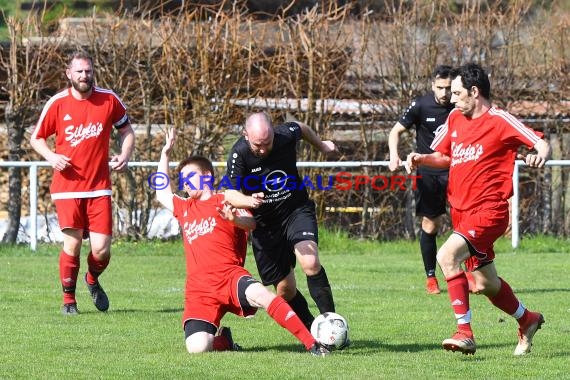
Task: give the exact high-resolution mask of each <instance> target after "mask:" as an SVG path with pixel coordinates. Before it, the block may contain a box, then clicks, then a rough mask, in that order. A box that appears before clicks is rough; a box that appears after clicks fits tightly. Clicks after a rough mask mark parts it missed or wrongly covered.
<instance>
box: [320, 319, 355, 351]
mask: <svg viewBox="0 0 570 380" xmlns="http://www.w3.org/2000/svg"><path fill="white" fill-rule="evenodd" d="M311 335H312V336H313V337H314V338H315V340H316V341H317V342H319V343H321V344H324V345H326V346H328V347H330V348H333V349H337V350H342V349H343V348H345V347H346V346H348V344H349V340H348V322H347V321H346V319H344V317H343V316H341V315H339V314H337V313H323V314H320V315H318V316H317V317H316V318H315V320H314V321H313V324H312V325H311Z"/></svg>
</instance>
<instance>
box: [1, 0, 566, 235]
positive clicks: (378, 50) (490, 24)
mask: <svg viewBox="0 0 570 380" xmlns="http://www.w3.org/2000/svg"><path fill="white" fill-rule="evenodd" d="M38 3H42V4H44V5H46V6H45V7H43V8H40V9H38V10H35V11H31V12H25V13H21V14H19V15H18V16H17V17H16V16H13V15H9V14H7V13H5V17H4V24H5V25H6V26H7V31H8V33H7V35H8V36H9V37H8V41H7V42H6V43H4V44H3V45H2V50H1V61H0V82H1V84H2V86H1V90H0V100H3V103H2V104H3V105H4V107H3V110H2V111H3V117H4V120H5V122H6V126H7V128H6V132H7V136H8V138H7V139H6V140H5V141H6V146H5V152H6V153H5V154H3V159H8V160H14V161H18V160H23V159H25V160H36V159H39V158H40V157H39V156H37V155H36V154H34V153H33V152H32V149H31V148H30V146H29V144H28V142H27V139H28V137H29V133H30V131H31V129H32V126H33V125H34V123H35V120H37V117H38V115H39V112H40V110H41V107H42V106H43V104H44V103H45V101H46V100H47V98H48V97H49V96H50V95H52V94H54V93H55V92H56V91H58V90H59V89H61V88H63V87H65V86H66V82H65V78H64V75H63V68H64V62H65V56H66V54H67V53H68V52H70V51H71V50H73V49H75V48H77V47H84V48H87V49H89V51H90V52H91V53H92V54H93V55H94V58H95V69H96V78H97V84H98V85H99V86H102V87H108V88H112V89H113V90H115V91H116V92H117V93H118V94H119V96H120V97H121V98H122V100H123V101H124V102H125V103H126V104H127V106H128V108H129V113H130V116H131V118H132V121H133V123H134V124H136V127H137V137H138V139H137V150H136V152H135V155H134V157H133V160H134V161H155V160H157V159H158V157H159V149H160V147H161V144H162V140H163V138H162V134H161V130H162V129H163V128H165V127H166V126H175V127H176V128H177V129H178V131H179V135H180V136H181V141H180V143H179V144H178V145H177V148H176V149H177V150H176V152H175V154H174V157H173V158H174V159H175V160H179V159H181V158H183V157H184V156H186V155H188V154H189V153H195V154H204V155H207V156H209V157H211V158H212V159H213V160H214V161H222V162H225V160H226V154H227V150H228V148H229V146H231V144H232V143H233V141H235V139H236V137H237V135H238V134H239V130H240V126H241V124H242V123H243V120H244V119H245V116H246V114H248V113H249V112H252V111H254V110H265V111H268V112H270V113H271V114H272V115H273V117H274V119H275V121H276V122H280V121H283V120H286V119H287V118H294V119H298V120H301V121H304V122H306V123H308V124H309V125H310V126H312V127H313V128H314V129H315V130H316V131H317V132H318V133H319V134H320V135H321V136H322V137H323V138H331V139H334V140H335V141H337V143H338V144H339V145H340V147H341V152H342V155H341V156H339V157H335V158H334V159H337V160H339V161H342V160H358V161H360V160H385V159H387V158H388V149H387V144H386V138H387V132H388V131H389V129H390V128H391V127H392V125H393V124H394V123H395V121H396V120H397V119H398V117H399V115H400V114H401V113H402V111H403V110H404V109H405V108H406V107H407V106H408V104H409V103H410V101H411V100H412V98H413V97H415V96H417V95H419V94H422V93H423V92H425V91H426V89H428V88H429V85H430V83H429V75H430V72H431V70H432V69H433V67H434V66H435V65H436V64H440V63H446V64H452V65H459V64H463V63H465V62H469V61H476V62H479V63H481V64H482V65H483V66H484V67H485V68H486V69H487V70H488V71H489V73H490V75H491V79H492V84H493V101H494V102H495V103H496V104H497V105H499V106H501V107H503V108H506V109H507V110H509V111H511V112H512V113H514V114H516V115H517V116H519V117H520V118H522V119H524V120H525V121H526V122H527V123H528V124H529V125H531V126H532V127H534V128H537V129H541V130H543V131H544V133H545V134H546V137H547V139H549V140H550V141H551V142H552V144H553V146H554V148H555V149H554V157H553V158H565V157H567V156H568V147H569V143H570V141H569V140H568V136H569V135H568V99H567V93H568V90H569V76H568V70H569V69H570V60H569V51H568V47H569V46H570V45H569V42H570V41H569V35H570V33H569V30H568V29H569V24H570V23H569V21H568V20H570V17H568V11H567V7H566V6H565V5H566V3H564V2H560V3H555V2H542V3H540V4H539V5H540V6H538V5H537V3H536V2H531V1H520V0H518V1H474V2H464V1H443V0H439V1H430V2H427V1H418V2H413V1H401V2H398V1H385V2H372V3H369V4H368V5H369V7H367V5H366V4H365V3H361V2H348V3H347V5H346V6H342V7H341V6H338V4H335V3H333V2H327V1H319V2H313V3H315V4H316V6H315V7H313V8H310V7H309V8H304V7H300V8H295V9H293V8H288V7H287V6H286V5H287V4H292V3H284V2H283V3H280V5H282V7H281V8H276V9H277V10H276V11H275V12H274V13H272V14H269V13H267V12H266V13H252V12H251V11H248V10H250V9H253V8H252V7H253V5H254V3H255V2H239V1H237V2H229V1H218V2H215V1H214V2H208V4H207V5H197V4H195V3H183V4H186V5H185V6H184V7H173V6H172V5H173V4H174V3H175V2H172V1H161V2H152V5H149V6H145V2H126V1H125V2H121V3H120V4H119V5H118V6H116V7H115V8H113V10H112V12H110V11H106V9H105V8H104V6H95V5H94V6H93V7H91V8H90V14H89V17H86V18H81V19H77V18H69V17H66V16H68V15H75V14H74V13H73V12H72V10H71V8H69V7H68V8H65V7H64V8H62V9H63V10H60V11H58V12H59V13H58V12H55V11H54V8H52V7H49V6H47V3H44V2H38ZM309 3H310V2H309ZM252 4H253V5H252ZM248 6H249V8H248ZM3 9H4V8H3ZM293 11H295V12H293ZM83 12H84V11H83ZM84 13H85V12H84ZM54 15H56V16H54ZM284 98H287V99H289V100H290V101H289V102H287V103H284V102H281V103H280V102H278V101H276V99H284ZM323 99H328V100H329V101H328V102H325V101H322V100H323ZM331 99H332V101H331ZM342 99H345V100H346V99H348V100H351V104H352V105H355V106H354V107H353V108H352V109H349V108H348V107H347V106H346V105H343V104H342V103H340V102H339V100H342ZM412 149H413V138H412V136H410V138H408V139H406V140H405V141H404V142H403V144H402V147H401V152H402V154H403V155H405V154H407V153H408V152H409V151H411V150H412ZM322 159H324V158H323V157H321V156H319V155H318V154H317V153H316V152H315V151H313V150H311V149H309V147H307V146H305V145H303V144H301V146H300V160H309V161H313V160H322ZM341 169H343V168H342V167H340V168H335V169H334V171H337V170H341ZM345 169H346V170H347V171H351V172H352V173H353V174H366V175H375V174H385V175H388V173H387V172H386V169H385V168H377V167H376V168H373V167H363V168H359V169H348V168H345ZM153 170H154V168H147V169H143V168H133V169H132V170H130V171H129V172H128V173H127V175H120V176H114V178H113V180H114V182H115V184H116V186H115V189H114V191H115V195H114V201H115V208H116V211H117V216H118V217H117V218H115V219H116V221H117V223H118V225H117V226H116V227H117V229H116V231H117V233H127V234H128V236H131V237H134V238H141V237H144V236H146V233H147V229H148V227H149V225H150V221H151V218H152V213H151V210H152V209H153V208H154V207H156V204H155V203H154V201H153V193H152V191H151V190H150V189H149V188H148V187H147V186H145V179H146V177H147V176H148V174H149V173H150V172H151V171H153ZM220 173H223V171H221V172H220ZM2 174H3V175H2V177H3V179H2V181H3V183H2V186H3V187H4V183H7V185H8V190H9V196H8V197H9V199H11V202H8V197H4V198H3V199H0V201H2V202H3V204H4V205H5V206H4V207H5V208H6V209H8V208H10V207H13V209H10V210H8V213H9V215H10V216H13V215H15V213H16V211H17V210H20V209H21V207H20V205H23V207H24V209H23V210H24V214H26V209H25V207H26V205H27V201H28V200H27V192H26V191H25V190H26V184H27V180H26V178H25V176H26V175H27V172H26V171H23V172H21V171H19V170H17V169H11V170H10V171H9V172H6V171H4V172H2ZM303 174H307V175H311V176H312V177H314V176H315V175H316V174H324V173H323V170H318V171H317V170H303ZM326 174H328V173H326ZM569 174H570V173H568V172H567V171H566V170H563V169H560V168H552V169H547V170H545V171H544V172H535V171H523V173H522V187H521V191H522V197H523V209H522V210H521V216H522V218H523V225H522V232H549V233H550V232H552V233H556V234H562V235H566V234H568V232H569V231H570V212H568V208H570V205H569V204H568V199H569V197H568V196H567V194H568V192H569V191H570V189H569V188H568V175H569ZM41 175H42V177H41V180H40V184H41V186H42V187H41V189H40V191H41V199H40V201H41V202H40V210H41V212H42V213H44V214H46V215H47V214H48V213H51V212H53V206H52V204H51V201H50V200H49V196H48V183H49V179H50V176H51V175H50V170H47V169H46V170H41ZM22 176H24V178H23V180H22ZM22 190H24V191H23V192H22ZM313 197H314V198H315V199H316V201H317V203H318V205H319V212H320V218H321V221H323V222H324V223H327V224H334V225H341V226H343V228H345V229H346V230H348V231H350V232H351V234H353V235H357V236H360V237H373V238H379V239H392V238H396V237H414V236H415V233H416V228H417V223H415V219H414V216H413V199H412V197H411V192H410V190H409V189H408V190H407V191H383V192H379V191H372V190H371V189H370V187H365V188H364V189H360V190H359V191H346V192H338V191H336V192H332V191H329V192H314V193H313ZM44 200H45V201H44ZM14 202H15V203H14ZM14 204H16V205H17V207H18V208H17V209H15V207H16V206H14ZM347 207H348V208H347ZM339 210H341V211H342V212H339ZM347 211H352V212H347ZM119 224H120V225H119ZM18 228H19V217H18V218H17V219H16V218H14V221H13V224H12V231H15V232H17V230H18ZM7 236H8V235H6V236H5V240H6V237H7ZM10 236H14V235H13V234H12V235H10ZM8 237H9V236H8Z"/></svg>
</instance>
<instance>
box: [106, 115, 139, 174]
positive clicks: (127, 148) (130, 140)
mask: <svg viewBox="0 0 570 380" xmlns="http://www.w3.org/2000/svg"><path fill="white" fill-rule="evenodd" d="M118 132H119V134H120V135H121V154H119V155H115V156H113V157H111V169H113V170H116V171H121V170H123V169H125V168H126V167H127V166H128V164H129V160H130V158H131V154H133V150H134V148H135V131H133V127H131V125H130V124H128V125H126V126H124V127H123V128H120V129H118Z"/></svg>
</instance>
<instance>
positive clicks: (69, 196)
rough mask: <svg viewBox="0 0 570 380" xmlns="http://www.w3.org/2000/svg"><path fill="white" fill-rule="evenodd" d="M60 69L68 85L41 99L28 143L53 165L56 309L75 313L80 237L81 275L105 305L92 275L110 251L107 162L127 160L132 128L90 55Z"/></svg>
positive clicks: (118, 164) (119, 166)
mask: <svg viewBox="0 0 570 380" xmlns="http://www.w3.org/2000/svg"><path fill="white" fill-rule="evenodd" d="M65 74H66V76H67V79H68V80H69V81H70V83H71V87H69V88H67V89H65V90H63V91H61V92H59V93H57V94H56V95H54V96H53V97H52V98H51V99H49V101H48V102H47V103H46V105H45V106H44V108H43V111H42V113H41V115H40V118H39V121H38V123H37V125H36V128H35V130H34V132H33V133H32V136H31V139H30V143H31V145H32V147H33V148H34V149H35V150H36V152H38V153H39V154H41V155H42V156H43V157H44V158H45V159H46V160H47V161H49V163H50V164H51V165H52V167H53V168H54V175H53V179H52V183H51V186H50V192H51V197H52V199H53V200H54V203H55V207H56V211H57V217H58V221H59V227H60V228H61V231H62V233H63V249H62V251H61V253H60V255H59V276H60V280H61V284H62V287H63V308H62V312H63V314H64V315H76V314H78V309H77V302H76V299H75V287H76V283H77V277H78V273H79V265H80V260H79V259H80V250H81V243H82V239H84V238H89V243H90V246H91V252H89V254H88V255H87V266H88V270H87V273H86V275H85V281H86V283H87V287H88V289H89V292H90V294H91V297H92V299H93V303H94V304H95V307H96V308H97V309H98V310H100V311H107V309H108V308H109V299H108V297H107V294H106V293H105V291H104V290H103V288H102V287H101V285H100V284H99V280H98V278H99V276H100V275H101V273H103V271H104V270H105V269H106V268H107V266H108V265H109V260H110V258H111V236H112V216H111V215H112V214H111V178H110V174H109V166H111V168H112V169H113V170H115V171H121V170H123V169H125V168H126V167H127V165H128V162H129V159H130V157H131V154H132V152H133V149H134V144H135V134H134V132H133V129H132V128H131V125H130V122H129V117H128V116H127V111H126V108H125V106H124V105H123V103H122V102H121V100H120V99H119V98H118V97H117V95H116V94H115V93H114V92H113V91H111V90H106V89H102V88H99V87H96V86H94V84H93V82H94V79H93V74H94V73H93V60H92V58H91V57H90V56H89V55H88V54H87V53H85V52H75V53H73V54H72V55H71V58H70V60H69V64H68V66H67V70H66V71H65ZM113 129H115V130H116V131H117V132H118V133H119V135H120V138H121V152H120V153H119V154H118V155H115V156H113V157H112V158H111V159H110V165H109V141H110V138H111V132H112V131H113ZM52 135H55V151H52V150H51V148H50V147H49V146H48V144H47V141H46V140H47V139H48V137H50V136H52Z"/></svg>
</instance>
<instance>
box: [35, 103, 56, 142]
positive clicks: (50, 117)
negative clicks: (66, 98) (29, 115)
mask: <svg viewBox="0 0 570 380" xmlns="http://www.w3.org/2000/svg"><path fill="white" fill-rule="evenodd" d="M55 110H56V107H55V106H54V105H53V102H49V101H48V103H46V105H45V106H44V108H43V110H42V113H41V115H40V118H39V120H38V123H37V124H36V129H35V130H34V132H33V136H34V137H35V138H41V139H44V140H45V139H47V138H48V137H50V136H51V135H54V134H55V133H56V132H57V128H56V125H57V123H56V120H55V119H56V117H55V114H56V112H55Z"/></svg>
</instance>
